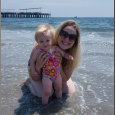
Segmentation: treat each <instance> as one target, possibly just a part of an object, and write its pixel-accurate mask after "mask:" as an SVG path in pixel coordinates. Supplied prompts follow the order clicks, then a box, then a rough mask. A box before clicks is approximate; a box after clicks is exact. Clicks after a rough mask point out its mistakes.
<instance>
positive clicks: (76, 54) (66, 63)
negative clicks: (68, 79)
mask: <svg viewBox="0 0 115 115" xmlns="http://www.w3.org/2000/svg"><path fill="white" fill-rule="evenodd" d="M67 26H72V27H73V28H74V29H75V31H76V34H77V40H76V41H75V43H74V45H73V46H72V47H71V48H69V49H67V50H66V52H67V53H68V54H70V55H71V56H73V58H74V60H73V61H70V60H67V59H65V58H63V60H62V67H63V69H64V68H70V69H71V71H74V69H75V68H76V67H78V65H79V63H80V60H81V43H80V30H79V27H78V25H77V23H76V22H75V21H73V20H67V21H65V22H63V23H62V24H60V25H59V27H58V28H57V29H56V31H55V43H54V45H58V39H59V33H60V31H61V30H62V29H64V28H65V27H67Z"/></svg>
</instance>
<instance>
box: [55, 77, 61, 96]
mask: <svg viewBox="0 0 115 115" xmlns="http://www.w3.org/2000/svg"><path fill="white" fill-rule="evenodd" d="M53 85H54V89H55V94H56V97H57V98H61V97H62V78H61V75H59V76H58V77H57V79H56V81H55V82H54V83H53Z"/></svg>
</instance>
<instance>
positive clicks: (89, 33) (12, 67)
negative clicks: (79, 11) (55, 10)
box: [1, 18, 114, 115]
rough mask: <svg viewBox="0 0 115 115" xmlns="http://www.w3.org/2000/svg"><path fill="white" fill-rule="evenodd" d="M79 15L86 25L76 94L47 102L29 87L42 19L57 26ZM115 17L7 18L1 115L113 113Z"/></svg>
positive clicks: (3, 38)
mask: <svg viewBox="0 0 115 115" xmlns="http://www.w3.org/2000/svg"><path fill="white" fill-rule="evenodd" d="M68 19H73V20H75V21H76V22H77V23H78V24H79V27H80V31H81V44H82V52H83V55H82V60H81V65H80V66H79V67H78V68H77V69H76V70H75V71H74V73H73V74H72V80H73V81H74V85H75V88H76V93H75V94H73V95H65V94H63V97H62V98H61V99H59V100H58V99H56V98H55V96H54V97H52V98H51V99H50V101H49V103H48V105H46V106H42V104H41V98H37V97H35V96H33V95H32V94H31V93H30V91H29V90H28V88H27V87H26V86H23V85H20V84H21V83H22V82H23V81H24V80H26V79H27V78H28V72H27V62H28V59H29V56H30V53H31V50H32V48H33V46H34V43H35V41H34V31H35V29H36V27H37V26H38V25H40V24H41V23H49V24H51V25H52V26H53V27H57V26H58V25H59V24H60V23H61V22H63V21H65V20H68ZM113 19H114V18H77V19H74V18H48V19H45V18H44V19H20V18H17V19H16V18H14V19H13V18H1V110H2V111H1V115H10V114H11V115H14V114H16V115H23V114H22V113H23V112H24V115H29V114H30V113H31V114H33V115H38V114H39V115H113V113H114V109H113V107H114V102H113V100H114V70H113V69H114V49H113V48H114V21H113Z"/></svg>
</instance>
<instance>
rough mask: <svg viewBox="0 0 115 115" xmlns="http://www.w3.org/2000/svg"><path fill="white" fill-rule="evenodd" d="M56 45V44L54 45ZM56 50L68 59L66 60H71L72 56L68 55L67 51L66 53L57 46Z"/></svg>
mask: <svg viewBox="0 0 115 115" xmlns="http://www.w3.org/2000/svg"><path fill="white" fill-rule="evenodd" d="M56 47H57V46H56ZM57 50H58V51H60V53H61V55H62V56H63V57H64V58H66V59H68V60H73V57H72V56H71V55H69V54H68V53H66V52H65V51H63V50H62V49H60V48H59V47H57Z"/></svg>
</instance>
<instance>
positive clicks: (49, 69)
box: [42, 47, 60, 82]
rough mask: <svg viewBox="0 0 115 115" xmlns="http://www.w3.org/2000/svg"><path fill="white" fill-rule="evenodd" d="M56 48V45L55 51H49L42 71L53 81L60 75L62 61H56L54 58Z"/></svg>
mask: <svg viewBox="0 0 115 115" xmlns="http://www.w3.org/2000/svg"><path fill="white" fill-rule="evenodd" d="M56 49H57V48H56V47H55V51H53V52H52V53H49V52H48V53H49V54H48V59H47V61H46V62H45V64H44V65H43V72H42V75H43V77H48V78H49V79H51V80H52V82H54V81H55V80H56V78H57V77H58V76H59V75H60V63H59V62H58V61H56V60H55V58H54V57H55V53H56ZM42 50H43V49H42ZM43 51H44V50H43ZM44 52H46V51H44Z"/></svg>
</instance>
